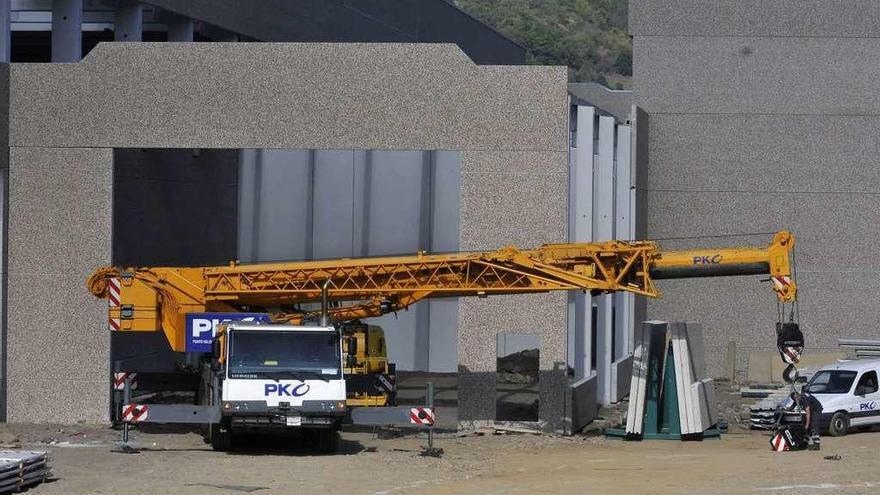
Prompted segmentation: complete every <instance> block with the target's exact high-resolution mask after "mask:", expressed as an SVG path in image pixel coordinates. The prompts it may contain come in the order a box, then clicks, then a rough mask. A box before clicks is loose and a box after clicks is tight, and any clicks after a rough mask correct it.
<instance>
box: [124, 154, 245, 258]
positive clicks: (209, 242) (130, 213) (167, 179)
mask: <svg viewBox="0 0 880 495" xmlns="http://www.w3.org/2000/svg"><path fill="white" fill-rule="evenodd" d="M238 154H239V152H238V150H222V149H220V150H217V149H213V150H190V149H117V150H115V152H114V163H113V173H114V179H113V263H114V264H116V265H174V266H186V265H207V264H225V263H227V262H228V261H229V260H232V259H235V258H236V239H237V210H238V206H237V198H238Z"/></svg>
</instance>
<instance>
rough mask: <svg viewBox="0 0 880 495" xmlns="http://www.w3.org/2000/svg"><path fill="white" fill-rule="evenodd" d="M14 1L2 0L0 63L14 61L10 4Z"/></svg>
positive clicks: (0, 1) (0, 9) (0, 0)
mask: <svg viewBox="0 0 880 495" xmlns="http://www.w3.org/2000/svg"><path fill="white" fill-rule="evenodd" d="M11 2H12V0H0V62H6V63H9V61H10V60H11V59H12V55H11V51H12V39H11V38H10V34H9V4H10V3H11Z"/></svg>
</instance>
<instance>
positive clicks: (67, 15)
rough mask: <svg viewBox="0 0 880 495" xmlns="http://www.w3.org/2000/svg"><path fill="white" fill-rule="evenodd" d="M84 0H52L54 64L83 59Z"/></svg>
mask: <svg viewBox="0 0 880 495" xmlns="http://www.w3.org/2000/svg"><path fill="white" fill-rule="evenodd" d="M82 7H83V6H82V0H52V62H60V63H65V62H66V63H75V62H79V61H80V59H82V10H83V9H82Z"/></svg>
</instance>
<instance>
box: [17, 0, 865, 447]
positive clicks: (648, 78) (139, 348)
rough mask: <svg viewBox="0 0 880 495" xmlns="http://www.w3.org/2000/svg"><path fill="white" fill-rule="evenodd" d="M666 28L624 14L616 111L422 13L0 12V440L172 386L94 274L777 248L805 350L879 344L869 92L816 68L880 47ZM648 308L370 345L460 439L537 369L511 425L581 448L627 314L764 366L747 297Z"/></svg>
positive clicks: (681, 287) (370, 8)
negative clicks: (621, 244)
mask: <svg viewBox="0 0 880 495" xmlns="http://www.w3.org/2000/svg"><path fill="white" fill-rule="evenodd" d="M661 4H662V2H659V1H656V2H655V1H653V0H648V1H640V2H633V4H632V5H631V8H630V30H631V34H632V36H633V43H634V57H635V60H634V62H635V63H634V67H635V69H634V86H635V87H634V90H633V91H632V92H628V91H608V90H606V89H604V88H601V87H598V85H594V84H570V85H569V84H568V81H567V74H566V69H565V68H564V67H536V66H526V65H524V63H525V51H524V49H523V48H522V47H520V46H518V45H517V44H516V43H513V42H511V41H510V40H507V39H506V38H504V37H503V36H501V35H499V34H498V33H496V32H495V31H492V30H491V29H488V28H486V27H485V26H483V25H482V24H480V23H479V22H478V21H476V20H474V19H473V18H471V17H470V16H468V15H466V14H464V13H463V12H461V11H459V10H458V9H456V8H455V7H454V6H452V5H450V4H449V3H447V2H445V1H443V0H437V1H428V0H423V1H419V0H413V1H411V2H401V3H400V4H399V5H398V6H396V7H395V8H394V9H389V8H386V7H387V6H383V2H363V3H361V4H360V5H359V6H358V8H352V6H351V5H349V4H348V3H347V2H329V3H327V2H298V3H297V4H296V6H295V7H294V6H291V5H290V4H289V3H288V2H283V1H281V0H277V1H273V0H266V1H265V2H261V6H262V8H248V7H245V6H244V4H243V2H235V1H211V2H208V1H205V2H195V1H194V2H170V1H168V2H166V1H162V0H155V1H149V2H143V3H137V2H127V1H110V0H102V1H98V0H94V1H88V0H54V1H53V0H45V1H40V0H30V1H26V0H19V1H16V0H13V1H11V2H8V6H7V5H5V4H3V3H2V2H0V54H2V53H5V54H6V55H5V57H6V58H5V60H6V61H11V62H12V64H10V65H3V66H2V67H3V71H4V73H3V78H2V80H3V81H5V83H4V87H5V90H4V91H3V92H2V94H4V95H5V104H4V105H3V108H5V114H6V115H7V116H8V117H7V118H6V119H3V124H4V125H5V126H7V128H6V129H5V131H4V132H2V136H3V139H4V140H5V142H4V144H3V147H4V148H7V147H8V150H9V153H8V155H7V154H5V153H4V154H3V160H4V167H3V170H4V173H5V175H4V176H3V177H4V188H3V191H4V202H3V204H4V205H5V206H4V216H3V225H4V237H3V238H4V248H3V249H4V252H5V253H6V254H5V256H4V264H3V273H4V283H3V294H4V303H3V322H4V324H3V332H2V342H3V356H2V363H3V364H2V383H3V387H2V397H0V400H2V401H3V404H5V407H4V408H2V410H4V411H5V418H6V420H8V421H12V422H15V421H23V420H35V421H53V422H72V421H104V420H106V419H107V418H108V410H109V408H108V403H109V401H108V398H109V394H110V391H109V390H110V389H109V376H110V371H111V366H119V367H121V368H119V369H137V370H141V371H164V370H168V369H169V368H170V369H173V368H174V366H175V362H174V360H173V357H172V356H171V355H170V354H169V353H168V352H167V350H166V349H165V348H164V345H165V342H164V341H163V340H162V338H161V336H159V335H148V334H143V335H117V334H112V333H111V332H109V331H108V330H107V321H106V320H107V314H106V307H105V306H104V305H103V304H102V303H100V302H98V301H96V300H94V299H93V298H92V297H91V296H90V295H89V294H88V292H87V291H85V290H84V287H83V283H84V281H85V279H86V277H87V276H88V275H89V273H90V272H91V271H92V270H93V269H95V268H97V267H99V266H103V265H108V264H114V265H138V266H141V265H174V266H184V265H208V264H224V263H227V262H228V261H229V260H240V261H243V262H262V261H275V260H305V259H320V258H335V257H359V256H373V255H387V254H401V253H412V252H416V251H420V250H424V251H432V252H448V251H459V250H461V251H468V250H487V249H494V248H499V247H502V246H504V245H509V244H513V245H517V246H520V247H526V248H528V247H536V246H538V245H540V244H543V243H547V242H563V241H567V240H572V241H577V242H588V241H602V240H609V239H639V238H650V239H658V240H659V242H661V244H662V245H663V246H664V247H667V248H679V247H692V246H704V245H717V244H720V245H731V244H737V243H746V244H754V243H758V244H761V243H764V242H765V241H766V239H767V237H768V236H767V233H768V232H773V231H776V230H781V229H790V230H792V231H794V232H795V234H796V235H797V237H798V243H799V248H798V251H797V252H798V254H799V257H798V261H799V266H798V267H797V269H798V275H799V278H798V281H799V284H800V287H801V288H802V289H803V291H802V295H803V298H802V299H803V300H804V301H805V303H804V304H803V305H802V306H801V310H802V311H801V314H800V316H801V321H802V325H803V327H804V329H805V333H807V345H808V352H819V351H833V350H836V343H835V339H836V338H837V337H840V336H848V337H863V336H868V335H870V332H872V330H871V327H870V325H869V324H868V323H867V321H868V319H866V318H861V317H855V316H853V315H856V314H859V313H857V312H855V311H854V309H855V308H856V307H859V308H861V309H862V311H864V310H865V309H864V308H867V307H869V306H867V299H866V297H867V296H866V295H865V294H867V293H870V291H869V290H865V288H866V287H870V286H871V282H870V281H869V280H867V278H868V277H870V270H866V269H863V267H865V266H867V267H869V266H870V256H872V255H871V253H872V249H873V248H872V247H871V243H870V242H869V238H870V237H871V234H870V227H869V226H863V227H861V228H859V229H851V228H847V221H848V219H850V218H856V217H858V218H863V216H864V212H870V211H873V210H872V208H871V201H872V198H873V193H872V192H871V188H872V187H873V186H874V185H875V183H876V177H875V176H874V175H872V172H871V168H870V167H867V166H865V163H870V158H869V156H870V155H869V154H868V152H869V150H868V148H869V146H868V145H867V144H866V143H870V142H871V140H870V136H871V133H870V129H871V126H872V125H873V120H872V119H873V118H874V117H873V116H872V110H871V108H872V103H871V102H872V101H873V100H872V97H871V93H870V89H869V88H870V84H869V81H870V80H871V78H870V75H865V76H864V81H861V80H859V81H861V82H859V83H858V84H856V88H855V89H856V92H855V93H853V92H849V93H846V94H844V93H841V92H840V91H839V90H838V89H837V87H838V85H840V84H842V82H841V79H838V78H836V76H834V74H837V73H838V72H840V73H844V72H845V73H848V74H850V75H852V74H855V75H859V74H861V72H859V71H856V70H855V67H857V66H864V65H867V61H870V60H873V58H871V57H873V55H871V54H872V53H873V52H872V47H871V45H870V43H872V42H873V41H872V40H874V39H875V38H872V37H871V36H872V33H873V31H872V29H874V28H873V27H871V26H872V25H871V24H870V23H863V24H860V23H844V22H843V21H841V22H840V23H839V24H838V23H836V21H834V19H836V18H839V17H840V16H830V15H829V16H823V17H822V19H821V20H817V21H815V22H813V21H812V20H811V19H813V18H812V17H810V16H813V15H818V14H816V12H817V10H816V9H815V8H814V7H816V6H815V5H814V6H808V5H802V4H800V3H795V2H781V3H779V6H775V5H776V4H774V6H769V5H768V6H764V7H762V9H766V12H762V11H761V9H755V8H751V7H750V8H748V9H746V8H745V7H742V8H740V7H737V6H734V5H730V4H728V3H725V2H720V1H719V2H710V3H708V4H703V3H699V2H684V3H680V4H677V5H676V6H675V7H674V8H670V7H669V6H668V5H665V4H662V5H661ZM822 5H823V7H822V9H826V10H827V9H842V10H844V11H845V13H846V14H847V15H846V16H844V17H846V18H848V19H849V18H853V19H856V18H858V19H867V18H868V17H869V16H863V15H861V13H863V12H867V11H869V10H870V8H869V7H868V6H867V4H865V5H862V4H861V3H854V4H851V5H848V6H846V7H842V6H835V7H830V6H824V5H825V4H822ZM822 9H819V11H822ZM835 12H836V10H835ZM792 19H796V20H797V22H794V23H792V22H791V21H792ZM865 22H867V21H865ZM3 26H6V29H5V30H4V29H2V28H3ZM4 33H5V36H4V35H3V34H4ZM803 39H807V40H812V41H809V42H807V43H804V42H802V41H803ZM109 41H119V42H121V43H103V44H100V42H109ZM819 41H821V46H820V43H819ZM166 42H174V43H166ZM190 42H194V43H190ZM810 43H816V45H815V46H813V45H810ZM829 47H833V49H832V48H829ZM844 51H846V52H847V53H850V54H851V53H855V54H857V55H858V57H847V58H845V60H844V59H840V57H838V55H839V54H840V53H842V52H844ZM792 54H795V55H797V56H793V55H792ZM83 56H84V58H82V60H81V61H80V58H81V57H83ZM859 57H861V58H859ZM854 59H855V60H858V61H857V62H854V61H853V60H854ZM24 62H28V63H24ZM49 62H56V63H49ZM846 64H853V65H852V66H850V65H846ZM827 67H837V68H838V69H839V71H833V73H832V72H828V69H827ZM819 72H821V76H822V77H819V78H817V77H815V74H816V73H819ZM852 77H855V76H852ZM859 77H861V76H859ZM792 87H796V88H801V89H802V90H801V91H791V88H792ZM854 94H855V95H856V96H854ZM866 129H867V130H866ZM853 157H862V158H863V159H864V160H858V159H853ZM863 162H864V163H863ZM804 212H812V213H811V214H804ZM816 219H823V221H822V222H817V221H816ZM856 252H858V253H859V254H860V256H858V257H857V256H856V254H855V253H856ZM853 260H858V262H857V263H856V267H855V268H854V267H853ZM820 280H821V281H823V282H825V283H820ZM828 281H833V282H834V285H833V287H834V289H833V290H827V288H828V287H829V284H828ZM820 288H822V289H824V290H822V292H821V297H820V292H819V290H820ZM661 290H662V291H663V294H664V297H663V299H660V300H658V301H650V302H647V303H646V302H645V301H644V300H642V299H640V298H635V297H633V296H631V295H623V294H615V295H602V296H594V297H590V296H589V295H584V294H570V295H568V296H564V295H561V294H548V295H533V296H502V297H497V298H489V299H479V298H474V299H470V298H466V299H461V300H455V299H448V300H433V301H430V302H422V303H419V304H417V305H416V306H414V307H413V308H412V309H411V310H409V311H406V312H401V313H399V314H397V315H387V316H385V317H382V318H380V319H377V320H378V321H376V323H377V324H380V325H382V326H383V327H384V328H385V330H386V332H387V335H388V345H389V355H390V357H391V359H392V360H394V361H396V362H397V363H398V369H399V370H400V371H403V372H412V373H434V374H443V375H445V376H448V377H452V378H453V380H454V381H455V383H456V385H455V392H454V394H453V395H454V397H455V398H454V401H455V405H456V407H455V409H456V410H455V414H456V422H457V423H458V424H459V426H462V427H472V426H478V425H480V424H482V423H484V422H491V421H494V420H496V419H503V418H499V414H498V409H497V404H496V399H497V396H498V392H497V376H496V371H497V366H498V363H499V358H502V357H504V356H507V355H511V354H515V353H517V352H520V351H523V350H531V349H533V348H537V349H538V350H539V356H540V358H539V363H540V381H539V388H538V390H539V391H538V392H537V396H536V398H537V399H538V404H539V406H538V407H539V414H538V417H536V418H532V420H531V421H533V422H536V423H537V424H538V425H540V426H541V427H542V428H545V429H548V430H553V431H564V432H572V431H576V430H577V429H578V428H580V427H582V426H583V425H584V424H585V423H587V422H589V421H590V420H591V419H592V417H593V415H594V414H595V406H596V404H597V403H598V404H608V403H613V402H617V401H618V400H620V399H622V398H623V397H624V396H625V394H626V390H627V389H628V376H629V368H628V366H631V360H630V353H631V351H632V331H633V327H634V325H636V324H637V323H638V322H640V321H642V320H644V319H664V320H690V321H698V322H700V323H702V325H703V328H704V329H705V331H706V350H707V357H706V361H707V366H708V369H709V371H710V373H711V374H712V375H713V376H738V377H748V376H749V373H750V369H756V368H757V367H758V364H756V363H757V362H758V360H760V359H761V353H762V352H763V353H765V354H766V352H768V351H769V350H770V349H773V347H774V339H775V334H774V329H773V328H772V324H771V323H769V322H772V321H775V320H776V305H775V302H774V299H773V298H771V297H769V296H768V294H769V292H770V290H769V287H768V288H764V287H762V286H761V285H760V284H759V283H758V282H757V280H756V278H754V277H747V278H746V277H743V278H733V279H705V280H689V281H670V282H664V283H663V284H662V285H661ZM34 301H38V302H39V304H34ZM719 301H723V304H721V303H719ZM731 307H735V308H737V309H736V311H731ZM846 309H849V310H848V311H847V310H846ZM843 314H845V315H846V316H842V315H843ZM862 314H863V313H862ZM752 361H754V362H752ZM761 366H763V364H761ZM47 389H48V390H49V392H47V391H46V390H47Z"/></svg>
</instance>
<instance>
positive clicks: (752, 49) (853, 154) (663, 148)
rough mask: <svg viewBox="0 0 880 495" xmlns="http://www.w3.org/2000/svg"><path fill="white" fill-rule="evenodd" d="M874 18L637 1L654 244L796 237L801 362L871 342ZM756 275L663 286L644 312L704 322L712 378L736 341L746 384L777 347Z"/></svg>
mask: <svg viewBox="0 0 880 495" xmlns="http://www.w3.org/2000/svg"><path fill="white" fill-rule="evenodd" d="M878 15H880V4H878V3H877V2H874V1H868V0H864V1H854V2H825V1H812V0H810V1H800V0H798V1H795V0H784V1H779V2H724V1H721V0H714V1H710V2H705V1H697V0H686V1H682V2H676V3H675V4H674V5H670V4H669V2H662V1H659V0H643V1H634V2H631V5H630V16H631V17H630V29H631V32H632V34H633V49H634V74H633V78H634V90H635V103H636V104H637V105H638V106H640V107H641V108H642V109H643V110H644V111H645V112H647V114H648V115H649V126H648V136H649V137H648V146H649V154H650V159H649V163H648V165H647V187H646V196H647V201H648V213H647V235H648V236H649V237H652V238H661V239H662V238H667V237H691V236H693V237H696V238H697V239H692V240H684V241H665V242H663V245H664V246H666V247H670V248H675V247H684V246H686V245H687V246H692V245H703V246H705V245H711V244H752V245H760V244H764V243H766V242H768V241H769V239H770V236H769V235H758V236H749V237H729V238H714V239H708V237H709V236H718V235H721V234H743V233H755V232H770V231H775V230H778V229H790V230H792V231H793V232H794V234H795V236H796V238H797V242H798V247H797V250H796V251H797V271H798V272H797V275H798V282H799V284H800V298H801V306H800V316H801V325H802V328H803V330H804V334H805V338H806V344H807V349H806V352H807V353H814V352H821V351H830V350H834V349H835V348H836V339H837V338H838V337H841V336H849V337H863V338H869V337H876V335H877V331H876V325H875V323H874V322H875V321H876V319H877V316H878V310H877V307H876V304H874V302H873V294H875V292H876V290H877V289H878V282H877V276H876V271H877V270H876V267H877V266H878V263H880V247H878V245H877V243H876V239H877V236H878V227H877V221H876V216H877V213H876V212H877V211H880V210H878V207H880V204H878V198H877V194H876V191H877V189H878V187H880V167H878V166H877V164H878V158H877V157H878V156H880V155H878V153H877V148H878V140H877V136H878V133H880V98H878V96H877V81H878V80H880V79H878V76H880V58H878V57H880V55H878V54H880V27H878V26H880V24H878V23H877V20H878ZM759 278H760V277H746V278H736V279H723V280H721V279H702V280H690V281H668V282H664V283H663V284H662V285H661V289H662V290H663V292H664V298H663V299H662V300H660V301H657V302H653V303H651V304H650V305H649V310H648V317H649V318H652V319H664V320H691V321H699V322H701V323H702V324H703V326H704V328H705V332H706V333H705V335H706V351H707V363H708V364H709V370H710V373H711V374H712V375H713V376H720V375H721V374H722V373H723V369H722V363H723V356H724V351H725V348H726V346H727V342H728V339H730V338H733V339H734V340H735V341H736V343H737V352H738V356H737V361H738V368H739V371H740V374H741V375H742V374H743V373H744V371H745V367H746V363H747V359H748V352H749V351H751V350H768V349H770V350H772V349H773V348H774V346H775V334H774V331H773V323H774V321H775V320H776V302H775V298H774V297H773V296H772V295H771V292H770V287H769V286H767V284H761V283H760V282H759V281H758V280H759Z"/></svg>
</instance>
